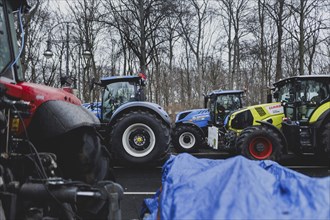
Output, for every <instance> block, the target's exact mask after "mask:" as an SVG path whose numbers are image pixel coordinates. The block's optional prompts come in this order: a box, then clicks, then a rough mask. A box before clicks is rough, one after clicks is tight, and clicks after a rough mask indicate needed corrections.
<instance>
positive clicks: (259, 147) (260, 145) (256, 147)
mask: <svg viewBox="0 0 330 220" xmlns="http://www.w3.org/2000/svg"><path fill="white" fill-rule="evenodd" d="M255 149H256V151H257V152H259V153H261V152H263V151H264V150H265V145H263V144H262V143H258V144H256V146H255Z"/></svg>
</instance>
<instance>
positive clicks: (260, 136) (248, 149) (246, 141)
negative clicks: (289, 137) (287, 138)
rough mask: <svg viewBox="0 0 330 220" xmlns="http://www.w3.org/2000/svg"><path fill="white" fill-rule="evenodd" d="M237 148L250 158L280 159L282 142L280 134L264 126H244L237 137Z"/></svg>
mask: <svg viewBox="0 0 330 220" xmlns="http://www.w3.org/2000/svg"><path fill="white" fill-rule="evenodd" d="M237 149H238V151H239V152H240V153H241V154H242V155H243V156H245V157H247V158H249V159H252V160H274V161H277V160H279V159H280V156H281V153H282V149H283V144H282V141H281V138H280V136H279V135H278V134H277V133H276V132H275V131H274V130H273V129H271V128H268V127H266V126H253V127H247V128H245V129H244V130H243V131H242V133H241V134H240V136H239V137H238V139H237Z"/></svg>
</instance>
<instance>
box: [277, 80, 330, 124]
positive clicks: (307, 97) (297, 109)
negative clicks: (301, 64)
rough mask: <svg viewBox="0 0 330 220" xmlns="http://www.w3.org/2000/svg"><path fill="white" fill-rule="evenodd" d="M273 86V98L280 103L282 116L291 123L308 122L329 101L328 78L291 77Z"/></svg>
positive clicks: (329, 88)
mask: <svg viewBox="0 0 330 220" xmlns="http://www.w3.org/2000/svg"><path fill="white" fill-rule="evenodd" d="M274 86H275V92H274V98H275V99H276V100H277V101H278V102H281V103H282V106H283V107H284V114H285V116H286V118H287V119H290V120H291V121H298V122H300V123H305V122H308V121H310V119H311V117H312V116H313V115H314V113H317V112H316V110H317V109H318V108H319V106H321V105H323V104H324V103H326V102H328V101H329V100H330V96H329V94H330V77H329V76H322V75H317V76H297V77H291V78H288V79H285V80H281V81H279V82H276V83H275V84H274ZM329 107H330V106H327V108H328V109H329Z"/></svg>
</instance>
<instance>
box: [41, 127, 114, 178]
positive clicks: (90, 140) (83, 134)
mask: <svg viewBox="0 0 330 220" xmlns="http://www.w3.org/2000/svg"><path fill="white" fill-rule="evenodd" d="M44 146H47V150H48V151H50V152H53V153H55V154H56V156H57V164H58V167H59V172H60V174H61V175H62V176H63V177H64V178H70V179H73V180H80V181H84V182H86V183H89V184H93V183H95V182H97V181H100V180H104V179H109V178H112V177H113V175H112V173H111V169H110V168H109V163H110V158H109V156H108V155H107V154H106V152H105V151H106V149H105V150H103V149H102V148H104V146H103V145H101V142H100V137H99V136H98V134H97V132H96V131H95V130H94V128H87V127H83V128H78V129H75V130H73V131H71V132H68V133H67V134H65V135H62V136H61V137H57V138H56V139H53V140H49V141H48V143H47V144H45V145H44ZM43 149H44V148H43Z"/></svg>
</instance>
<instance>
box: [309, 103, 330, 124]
mask: <svg viewBox="0 0 330 220" xmlns="http://www.w3.org/2000/svg"><path fill="white" fill-rule="evenodd" d="M327 104H328V105H330V102H328V103H327ZM326 107H327V108H323V109H321V110H323V112H317V116H318V117H316V116H314V113H312V114H313V115H312V117H311V119H310V120H309V123H310V124H312V123H314V127H315V128H320V127H322V126H323V123H325V122H326V121H327V120H329V119H330V109H329V106H326ZM315 112H316V111H315ZM312 118H313V120H312Z"/></svg>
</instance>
